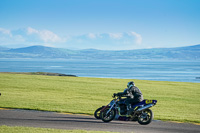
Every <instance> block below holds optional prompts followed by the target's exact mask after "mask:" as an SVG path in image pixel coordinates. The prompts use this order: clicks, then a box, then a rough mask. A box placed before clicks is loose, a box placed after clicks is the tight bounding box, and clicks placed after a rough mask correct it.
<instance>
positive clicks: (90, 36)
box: [88, 33, 96, 39]
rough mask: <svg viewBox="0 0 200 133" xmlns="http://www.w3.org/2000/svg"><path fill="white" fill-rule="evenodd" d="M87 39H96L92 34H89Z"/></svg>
mask: <svg viewBox="0 0 200 133" xmlns="http://www.w3.org/2000/svg"><path fill="white" fill-rule="evenodd" d="M88 37H89V38H91V39H95V38H96V35H95V34H94V33H89V34H88Z"/></svg>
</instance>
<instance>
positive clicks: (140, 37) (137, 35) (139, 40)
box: [130, 32, 142, 44]
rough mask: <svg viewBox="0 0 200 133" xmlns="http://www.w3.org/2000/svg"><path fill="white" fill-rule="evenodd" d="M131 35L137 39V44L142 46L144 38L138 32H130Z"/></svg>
mask: <svg viewBox="0 0 200 133" xmlns="http://www.w3.org/2000/svg"><path fill="white" fill-rule="evenodd" d="M130 34H131V35H132V36H134V37H135V39H136V40H135V42H136V43H137V44H141V43H142V36H141V35H140V34H138V33H136V32H130Z"/></svg>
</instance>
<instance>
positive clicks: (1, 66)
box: [0, 59, 200, 83]
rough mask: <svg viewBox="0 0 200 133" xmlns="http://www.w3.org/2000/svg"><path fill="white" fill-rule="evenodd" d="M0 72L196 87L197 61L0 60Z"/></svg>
mask: <svg viewBox="0 0 200 133" xmlns="http://www.w3.org/2000/svg"><path fill="white" fill-rule="evenodd" d="M0 72H53V73H63V74H72V75H76V76H78V77H99V78H120V79H141V80H155V81H179V82H196V83H200V61H188V60H187V61H180V60H179V61H173V60H172V61H166V60H165V61H161V60H159V61H157V60H64V59H0Z"/></svg>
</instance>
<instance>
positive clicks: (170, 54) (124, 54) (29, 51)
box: [0, 44, 200, 60]
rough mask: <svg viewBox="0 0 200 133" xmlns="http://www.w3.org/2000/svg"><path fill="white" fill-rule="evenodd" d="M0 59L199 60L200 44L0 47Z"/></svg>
mask: <svg viewBox="0 0 200 133" xmlns="http://www.w3.org/2000/svg"><path fill="white" fill-rule="evenodd" d="M0 58H63V59H166V60H168V59H170V60H171V59H174V60H200V44H199V45H194V46H186V47H177V48H152V49H138V50H118V51H112V50H97V49H85V50H69V49H62V48H52V47H44V46H30V47H24V48H16V49H9V48H5V47H0Z"/></svg>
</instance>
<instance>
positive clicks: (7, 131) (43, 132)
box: [0, 126, 116, 133]
mask: <svg viewBox="0 0 200 133" xmlns="http://www.w3.org/2000/svg"><path fill="white" fill-rule="evenodd" d="M0 133H116V132H105V131H86V130H61V129H49V128H33V127H9V126H0Z"/></svg>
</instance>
